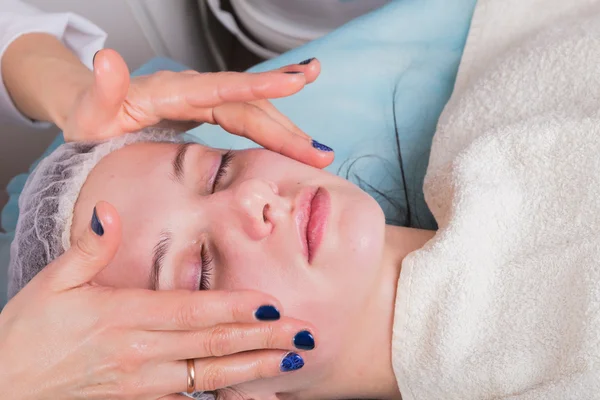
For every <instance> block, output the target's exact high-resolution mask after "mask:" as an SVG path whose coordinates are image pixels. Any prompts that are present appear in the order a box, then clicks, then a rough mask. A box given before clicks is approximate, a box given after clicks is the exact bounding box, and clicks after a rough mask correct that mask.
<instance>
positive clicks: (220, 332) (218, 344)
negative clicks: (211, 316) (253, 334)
mask: <svg viewBox="0 0 600 400" xmlns="http://www.w3.org/2000/svg"><path fill="white" fill-rule="evenodd" d="M231 339H232V337H231V334H230V330H229V329H227V328H226V327H223V326H215V327H214V328H212V330H211V332H210V334H209V335H208V339H207V340H206V344H205V347H206V349H205V350H206V352H207V353H208V354H209V355H211V356H213V357H221V356H224V355H227V354H231V353H232V351H233V344H232V340H231Z"/></svg>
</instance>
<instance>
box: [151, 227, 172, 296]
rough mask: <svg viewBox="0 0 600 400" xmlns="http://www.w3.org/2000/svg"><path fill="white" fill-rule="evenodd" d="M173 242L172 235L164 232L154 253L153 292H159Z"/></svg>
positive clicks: (152, 270)
mask: <svg viewBox="0 0 600 400" xmlns="http://www.w3.org/2000/svg"><path fill="white" fill-rule="evenodd" d="M171 241H172V240H171V234H170V233H169V232H167V231H162V232H161V233H160V239H159V240H158V243H156V246H154V250H153V251H152V269H151V270H150V289H152V290H158V285H159V278H160V271H161V270H162V267H163V261H164V259H165V256H166V255H167V253H168V251H169V247H170V246H171Z"/></svg>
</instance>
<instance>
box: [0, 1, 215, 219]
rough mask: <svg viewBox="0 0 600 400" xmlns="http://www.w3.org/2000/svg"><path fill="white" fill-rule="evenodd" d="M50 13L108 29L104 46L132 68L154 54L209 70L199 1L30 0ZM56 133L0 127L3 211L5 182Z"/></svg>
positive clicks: (0, 174) (30, 160)
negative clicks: (80, 18) (72, 15)
mask: <svg viewBox="0 0 600 400" xmlns="http://www.w3.org/2000/svg"><path fill="white" fill-rule="evenodd" d="M26 2H28V3H30V4H32V5H34V6H36V7H38V8H40V9H41V10H44V11H48V12H65V11H70V12H74V13H77V14H79V15H82V16H84V17H85V18H87V19H89V20H90V21H92V22H94V23H95V24H96V25H98V26H99V27H101V28H102V29H103V30H104V31H106V32H107V33H108V40H107V43H106V47H110V48H113V49H115V50H117V51H118V52H119V53H120V54H121V55H122V56H123V58H124V59H125V61H126V62H127V64H128V65H129V68H130V69H131V70H134V69H136V68H138V67H139V66H141V65H142V64H143V63H145V62H146V61H148V60H149V59H150V58H152V57H155V56H165V57H170V58H173V59H175V60H177V61H179V62H181V63H183V64H185V65H188V66H190V67H191V68H194V69H197V70H199V71H208V70H210V64H209V62H208V60H209V57H208V56H207V51H206V50H205V47H204V46H203V40H202V39H201V36H200V24H199V19H198V13H197V7H198V4H197V2H196V1H195V0H95V1H92V0H27V1H26ZM57 133H58V131H57V130H56V128H52V129H48V130H37V129H33V130H32V129H27V128H23V127H20V126H2V127H1V128H0V209H1V208H2V207H3V206H4V204H5V202H6V199H7V196H6V193H5V191H4V188H5V187H6V184H7V183H8V181H9V180H10V178H12V177H13V176H15V175H17V174H19V173H21V172H25V171H26V170H27V168H28V167H29V165H30V164H31V163H32V162H33V161H34V160H35V159H36V158H37V157H39V155H40V154H42V152H43V151H44V150H45V149H46V147H47V146H48V145H49V144H50V142H51V141H52V140H53V139H54V137H55V136H56V134H57Z"/></svg>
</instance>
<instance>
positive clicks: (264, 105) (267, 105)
mask: <svg viewBox="0 0 600 400" xmlns="http://www.w3.org/2000/svg"><path fill="white" fill-rule="evenodd" d="M252 104H253V105H255V106H256V107H258V108H260V109H261V110H263V111H264V112H265V113H266V114H267V115H268V116H269V117H271V118H272V119H273V120H275V121H276V122H279V124H281V125H282V126H283V127H284V128H286V129H287V130H289V131H291V132H292V133H295V134H296V135H300V136H303V137H305V138H306V139H311V140H312V138H311V137H310V136H309V135H308V134H306V133H305V132H304V131H303V130H302V129H300V128H298V126H297V125H296V124H294V123H293V122H292V121H291V120H290V119H289V118H288V117H286V116H285V115H283V114H282V113H281V112H280V111H279V110H278V109H277V108H275V106H274V105H273V104H272V103H271V102H270V101H269V100H258V101H254V102H252Z"/></svg>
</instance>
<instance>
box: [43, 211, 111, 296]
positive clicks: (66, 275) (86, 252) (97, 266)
mask: <svg viewBox="0 0 600 400" xmlns="http://www.w3.org/2000/svg"><path fill="white" fill-rule="evenodd" d="M90 217H91V219H90V222H89V224H88V227H87V229H86V230H85V231H84V232H83V234H82V235H81V237H79V238H78V239H77V240H76V242H75V243H74V244H73V245H72V246H71V248H70V249H68V250H67V251H66V252H65V253H64V254H63V255H62V256H60V257H59V258H57V259H56V260H55V261H54V262H52V263H51V264H50V265H48V267H46V268H45V269H44V270H42V272H41V273H40V274H39V275H38V277H39V278H38V279H40V280H42V281H46V282H47V283H48V284H49V285H51V287H52V289H53V290H56V291H61V290H67V289H72V288H74V287H78V286H81V285H83V284H85V283H87V282H89V281H90V280H92V278H94V276H96V275H97V274H98V273H99V272H100V271H101V270H102V269H103V268H104V267H106V265H107V264H108V263H110V261H111V260H112V259H113V257H114V255H115V253H116V252H117V248H118V247H119V243H120V241H121V225H120V220H119V215H118V213H117V211H116V210H115V208H114V207H113V206H111V205H110V204H108V203H106V202H100V203H98V204H97V205H96V207H95V208H94V211H93V212H92V214H91V216H90Z"/></svg>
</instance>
